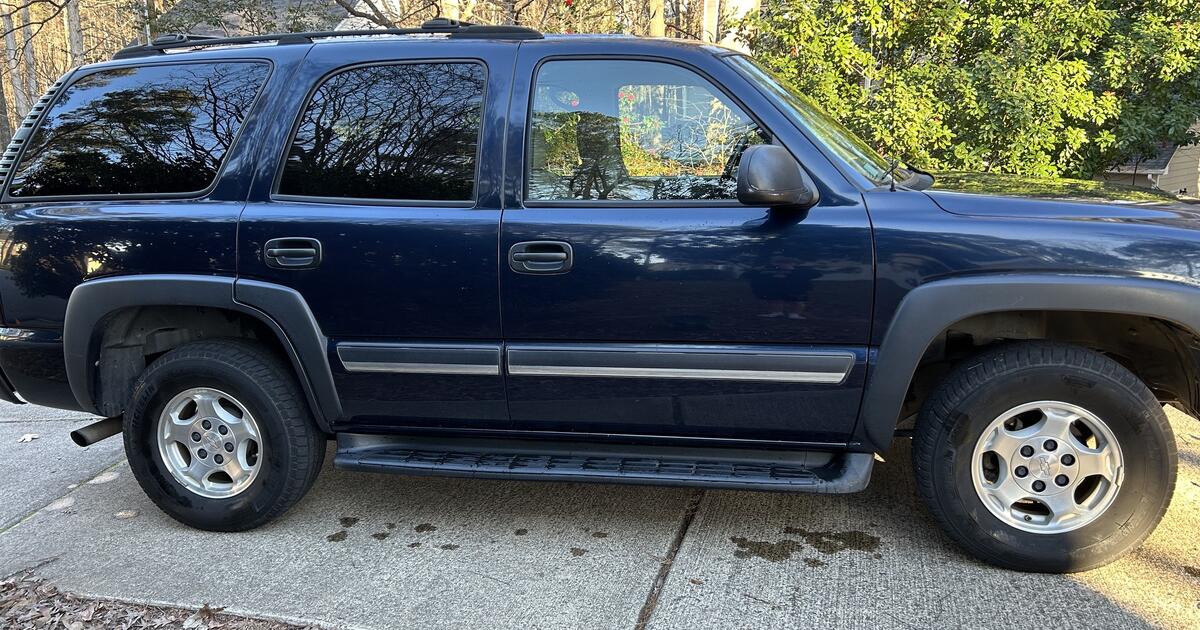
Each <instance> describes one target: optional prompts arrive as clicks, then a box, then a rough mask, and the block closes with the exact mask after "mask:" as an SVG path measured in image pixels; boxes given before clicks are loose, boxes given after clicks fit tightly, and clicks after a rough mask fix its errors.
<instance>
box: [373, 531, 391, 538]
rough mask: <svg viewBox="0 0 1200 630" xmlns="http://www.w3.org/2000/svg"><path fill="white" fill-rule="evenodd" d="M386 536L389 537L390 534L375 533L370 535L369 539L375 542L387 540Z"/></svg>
mask: <svg viewBox="0 0 1200 630" xmlns="http://www.w3.org/2000/svg"><path fill="white" fill-rule="evenodd" d="M388 536H391V534H389V533H387V532H375V533H374V534H371V538H374V539H375V540H387V537H388Z"/></svg>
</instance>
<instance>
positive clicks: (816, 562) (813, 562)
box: [804, 558, 826, 569]
mask: <svg viewBox="0 0 1200 630" xmlns="http://www.w3.org/2000/svg"><path fill="white" fill-rule="evenodd" d="M804 564H807V565H808V566H810V567H812V568H814V569H815V568H817V567H823V566H825V564H826V562H825V561H824V560H821V559H819V558H805V559H804Z"/></svg>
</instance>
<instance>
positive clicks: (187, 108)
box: [8, 62, 270, 198]
mask: <svg viewBox="0 0 1200 630" xmlns="http://www.w3.org/2000/svg"><path fill="white" fill-rule="evenodd" d="M269 72H270V66H268V65H267V64H265V63H247V62H229V63H213V64H199V63H190V64H177V65H154V66H141V67H131V68H114V69H112V70H101V71H99V72H93V73H91V74H88V75H86V76H84V77H82V78H80V79H78V80H77V81H75V82H74V83H72V84H71V85H70V86H68V87H67V88H66V89H65V90H63V93H62V95H60V96H59V98H58V100H57V101H56V102H55V103H54V105H53V106H52V107H51V108H50V111H48V112H47V113H46V115H45V118H44V119H43V121H42V124H41V125H40V126H39V127H38V129H37V131H35V132H34V133H33V135H32V136H31V137H30V139H29V146H28V148H27V149H26V151H25V153H24V155H23V156H22V158H21V162H20V164H19V165H18V166H17V168H16V172H15V174H14V175H13V180H12V184H11V185H10V186H9V191H8V192H9V195H10V196H12V197H18V198H20V197H45V196H88V195H93V196H109V195H113V196H116V195H132V194H183V193H198V192H200V191H203V190H205V189H207V188H208V187H209V186H210V185H211V184H212V183H213V181H215V179H216V176H217V171H218V170H219V169H220V167H221V162H222V161H223V160H224V159H225V156H226V155H227V154H228V152H229V149H230V147H231V146H233V142H234V139H235V138H236V137H237V132H238V129H240V128H241V125H242V120H243V118H244V117H245V115H246V113H247V112H248V111H249V110H250V107H251V105H252V104H253V103H254V99H255V97H256V96H257V95H258V92H259V90H260V89H261V88H262V85H263V82H264V81H265V80H266V78H267V74H268V73H269Z"/></svg>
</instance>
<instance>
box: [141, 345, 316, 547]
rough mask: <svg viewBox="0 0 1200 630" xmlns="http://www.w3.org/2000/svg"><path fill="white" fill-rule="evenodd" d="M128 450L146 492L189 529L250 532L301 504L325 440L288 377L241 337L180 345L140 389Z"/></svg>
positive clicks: (148, 374) (157, 364) (148, 371)
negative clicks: (246, 530)
mask: <svg viewBox="0 0 1200 630" xmlns="http://www.w3.org/2000/svg"><path fill="white" fill-rule="evenodd" d="M124 435H125V452H126V455H127V457H128V458H129V463H130V467H131V468H132V470H133V473H134V476H135V477H136V478H137V480H138V483H139V484H140V485H141V486H142V489H143V490H144V491H145V492H146V494H147V495H148V496H149V497H150V499H151V500H152V501H154V503H155V504H156V505H157V506H158V507H159V508H160V509H162V510H163V511H164V512H166V513H167V514H169V515H170V516H172V517H174V518H175V519H177V520H179V521H181V522H183V523H185V524H187V525H191V526H193V527H198V528H201V529H208V530H217V531H237V530H245V529H251V528H253V527H257V526H259V525H262V524H263V523H266V522H267V521H270V520H271V519H273V518H276V517H277V516H279V515H281V514H283V512H285V511H286V510H287V509H288V508H290V507H291V506H292V505H293V504H295V503H296V502H297V501H299V500H300V498H301V497H303V496H304V494H305V492H307V491H308V488H309V487H310V486H311V485H312V483H313V481H314V480H315V479H316V475H317V472H318V471H319V470H320V466H321V464H322V463H323V461H324V455H325V445H326V444H325V436H324V435H322V434H321V432H320V431H319V430H318V429H317V427H316V426H315V424H314V423H313V421H312V419H311V418H310V417H309V415H308V411H307V406H306V404H305V401H304V398H303V395H302V393H301V392H300V390H299V387H298V386H297V385H296V383H295V380H294V379H293V378H292V375H291V373H290V371H289V370H287V368H286V367H285V366H284V365H283V363H282V362H281V361H279V360H278V359H277V358H276V357H274V356H273V355H271V354H270V353H269V352H267V351H266V350H265V349H264V348H261V347H259V346H257V345H254V344H251V343H248V342H245V341H241V340H220V341H205V342H197V343H192V344H187V345H184V346H180V347H179V348H176V349H174V350H172V351H170V352H168V353H166V354H165V355H163V356H162V357H160V358H159V359H157V360H156V361H154V362H153V363H152V364H151V365H150V366H149V367H147V368H146V371H145V372H144V373H143V374H142V375H141V377H140V378H139V379H138V380H137V382H136V383H135V384H134V390H133V398H132V400H131V403H130V405H129V408H128V409H127V410H126V412H125V431H124Z"/></svg>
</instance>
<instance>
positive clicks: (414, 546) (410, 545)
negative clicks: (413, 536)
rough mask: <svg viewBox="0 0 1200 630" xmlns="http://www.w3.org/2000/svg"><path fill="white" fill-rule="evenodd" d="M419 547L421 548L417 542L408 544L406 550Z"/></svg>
mask: <svg viewBox="0 0 1200 630" xmlns="http://www.w3.org/2000/svg"><path fill="white" fill-rule="evenodd" d="M420 546H421V543H419V542H415V543H408V548H409V549H416V548H417V547H420Z"/></svg>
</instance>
